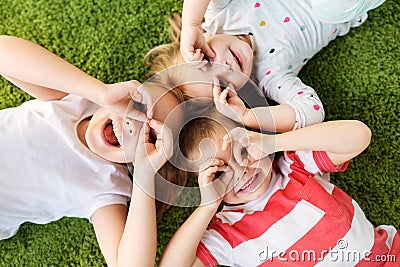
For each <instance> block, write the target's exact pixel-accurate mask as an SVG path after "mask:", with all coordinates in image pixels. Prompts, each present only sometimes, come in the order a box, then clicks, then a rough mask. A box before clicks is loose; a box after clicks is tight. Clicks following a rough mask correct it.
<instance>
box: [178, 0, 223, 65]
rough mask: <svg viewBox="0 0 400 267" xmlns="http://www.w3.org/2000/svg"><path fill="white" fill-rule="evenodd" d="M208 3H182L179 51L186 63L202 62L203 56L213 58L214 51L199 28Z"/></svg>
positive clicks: (191, 0) (204, 0)
mask: <svg viewBox="0 0 400 267" xmlns="http://www.w3.org/2000/svg"><path fill="white" fill-rule="evenodd" d="M209 3H210V0H200V1H196V0H185V1H184V2H183V9H182V32H181V45H180V49H181V53H182V56H183V59H184V60H185V61H186V62H191V61H202V60H203V57H204V54H206V55H207V56H208V57H210V58H212V57H215V53H214V51H212V50H211V48H210V47H209V46H208V45H207V43H206V42H205V40H204V36H203V30H202V28H201V22H202V20H203V17H204V14H205V13H206V10H207V6H208V4H209ZM203 53H204V54H203ZM206 62H207V61H206Z"/></svg>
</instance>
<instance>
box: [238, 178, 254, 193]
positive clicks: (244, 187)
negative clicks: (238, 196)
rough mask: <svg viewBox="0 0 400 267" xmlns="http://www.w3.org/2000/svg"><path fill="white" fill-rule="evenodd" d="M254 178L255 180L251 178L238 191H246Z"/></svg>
mask: <svg viewBox="0 0 400 267" xmlns="http://www.w3.org/2000/svg"><path fill="white" fill-rule="evenodd" d="M255 178H256V177H255V176H253V178H251V180H250V181H248V182H247V183H246V184H245V185H244V186H243V187H242V188H241V189H240V190H244V189H246V188H247V187H248V186H249V185H250V184H251V183H252V182H253V181H254V179H255Z"/></svg>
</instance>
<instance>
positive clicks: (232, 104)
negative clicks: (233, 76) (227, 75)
mask: <svg viewBox="0 0 400 267" xmlns="http://www.w3.org/2000/svg"><path fill="white" fill-rule="evenodd" d="M213 96H214V103H215V107H216V109H217V110H218V111H219V112H220V113H221V114H223V115H224V116H225V117H228V118H231V119H233V120H235V121H237V122H239V123H242V124H245V123H244V121H245V119H246V117H247V116H248V112H249V109H247V108H246V106H245V105H244V103H243V101H242V100H241V99H240V97H239V96H238V95H237V93H236V91H235V89H234V88H233V85H232V84H231V83H230V84H228V87H226V88H225V89H224V90H223V91H222V92H221V86H220V85H219V80H218V79H217V78H214V81H213Z"/></svg>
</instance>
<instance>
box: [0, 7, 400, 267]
mask: <svg viewBox="0 0 400 267" xmlns="http://www.w3.org/2000/svg"><path fill="white" fill-rule="evenodd" d="M181 5H182V1H175V0H157V1H147V0H130V1H128V0H113V1H108V0H107V1H106V0H85V1H81V0H68V1H67V0H23V1H22V0H2V1H1V2H0V18H1V22H0V34H8V35H15V36H18V37H22V38H26V39H28V40H31V41H33V42H36V43H38V44H40V45H42V46H44V47H46V48H47V49H49V50H51V51H52V52H54V53H56V54H57V55H59V56H61V57H63V58H64V59H66V60H67V61H69V62H71V63H72V64H74V65H76V66H77V67H79V68H81V69H83V70H84V71H86V72H87V73H89V74H91V75H93V76H95V77H96V78H98V79H100V80H102V81H104V82H107V83H113V82H118V81H124V80H129V79H138V80H140V81H142V82H143V81H144V78H143V77H144V75H145V73H146V68H145V67H143V65H142V58H143V56H144V54H145V52H146V51H148V50H149V49H150V48H152V47H154V46H155V45H157V44H160V43H164V42H166V41H167V40H168V35H167V31H166V29H167V26H168V25H167V23H166V19H165V18H166V16H168V15H170V14H172V13H173V12H176V11H180V10H181ZM399 28H400V4H399V2H398V0H390V1H387V2H386V3H385V4H384V5H383V6H381V7H379V8H378V9H376V10H374V11H373V12H370V14H369V19H368V20H367V21H366V22H365V23H364V24H363V25H362V26H361V27H359V28H357V29H354V30H352V31H351V32H350V33H349V34H348V35H347V36H345V37H344V38H338V39H336V40H335V41H334V42H333V43H331V44H330V45H329V47H327V48H326V49H324V50H323V51H322V52H320V53H319V54H318V55H317V56H315V57H314V58H313V59H312V60H310V62H309V63H308V65H307V66H306V67H305V68H304V69H303V70H302V72H301V78H302V79H303V81H304V82H306V83H308V84H309V85H311V86H313V87H314V88H315V89H316V90H317V91H318V93H319V95H320V97H321V99H322V101H323V103H324V104H325V108H326V114H327V116H326V117H327V119H329V120H331V119H358V120H361V121H364V122H365V123H366V124H367V125H369V126H370V128H371V129H372V133H373V138H372V142H371V145H370V147H369V148H368V150H367V151H366V152H364V153H363V154H362V155H360V156H359V157H358V158H357V159H355V160H353V161H352V164H351V165H350V166H349V168H348V170H347V171H346V172H345V173H342V174H338V175H333V182H334V183H335V184H337V185H338V186H339V187H341V188H342V189H343V190H345V191H346V192H347V193H349V194H350V195H351V196H352V197H353V198H355V199H356V200H357V201H358V203H359V204H360V206H361V207H362V208H363V210H364V211H365V214H366V216H367V217H368V218H369V219H370V220H371V221H372V222H373V223H374V224H376V225H377V224H392V225H394V226H395V227H396V228H398V229H399V228H400V214H399V210H400V200H399V197H400V189H399V188H400V186H399V184H400V178H399V177H400V176H399V174H400V166H399V162H400V158H399V153H398V151H399V149H400V147H399V137H400V134H399V132H398V131H399V126H400V125H399V117H398V115H396V114H399V113H400V112H399V102H400V78H399V76H400V61H399V58H400V48H399V47H400V46H399V45H398V42H399V40H400V30H399ZM0 88H1V90H0V108H7V107H12V106H17V105H19V104H21V103H22V102H24V101H26V100H28V99H29V96H27V95H26V94H25V93H23V92H22V91H21V90H19V89H18V88H16V87H14V86H12V85H11V84H10V83H8V82H7V81H6V80H4V79H2V78H1V80H0ZM2 153H5V152H2ZM0 164H1V163H0ZM189 212H190V209H183V208H171V209H170V210H168V212H167V214H166V215H165V216H164V218H163V219H162V220H161V222H160V223H159V229H158V231H159V249H158V252H159V253H160V252H161V251H162V249H163V247H164V246H165V244H166V243H167V241H168V239H169V238H170V237H171V235H172V234H173V232H174V231H175V230H176V229H177V227H178V226H179V224H180V223H181V222H182V221H183V220H184V219H185V216H187V215H188V213H189ZM104 265H105V262H104V260H103V258H102V255H101V253H100V251H99V248H98V245H97V243H96V239H95V236H94V233H93V230H92V226H91V225H90V223H89V222H87V221H86V220H81V219H72V218H64V219H62V220H60V221H57V222H54V223H51V224H48V225H33V224H28V223H27V224H25V225H23V226H22V227H21V229H20V231H19V232H18V234H17V235H16V236H15V237H13V238H11V239H9V240H6V241H1V242H0V266H104Z"/></svg>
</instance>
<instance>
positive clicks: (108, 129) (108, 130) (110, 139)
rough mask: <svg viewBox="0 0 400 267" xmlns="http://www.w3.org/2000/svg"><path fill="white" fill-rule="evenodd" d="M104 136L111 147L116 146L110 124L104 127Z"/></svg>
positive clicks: (116, 141) (116, 142)
mask: <svg viewBox="0 0 400 267" xmlns="http://www.w3.org/2000/svg"><path fill="white" fill-rule="evenodd" d="M104 136H105V137H106V140H107V142H109V143H110V144H111V145H113V146H118V145H119V143H118V139H117V137H116V136H115V133H114V129H113V126H112V123H109V124H107V125H106V127H105V129H104Z"/></svg>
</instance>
